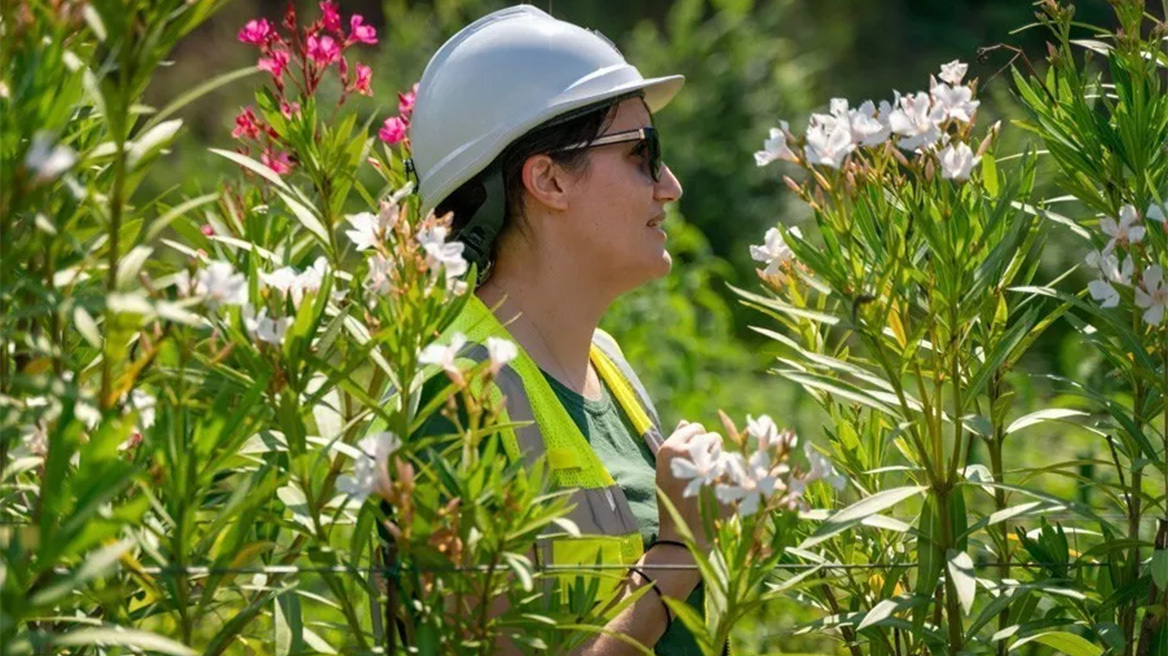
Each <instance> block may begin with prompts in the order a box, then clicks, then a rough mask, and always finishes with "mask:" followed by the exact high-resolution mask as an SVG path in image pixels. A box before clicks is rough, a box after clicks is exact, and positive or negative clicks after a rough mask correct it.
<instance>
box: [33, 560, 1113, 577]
mask: <svg viewBox="0 0 1168 656" xmlns="http://www.w3.org/2000/svg"><path fill="white" fill-rule="evenodd" d="M1005 564H1006V563H994V562H987V563H975V564H974V565H973V569H975V570H980V569H992V568H997V567H1001V566H1003V565H1005ZM919 565H920V563H916V562H912V563H847V564H844V563H820V564H815V563H779V564H776V565H773V566H771V569H774V570H783V571H808V570H814V569H823V570H840V571H851V570H878V569H913V568H916V567H918V566H919ZM1009 565H1010V566H1011V567H1020V568H1026V569H1037V568H1046V567H1049V568H1062V567H1066V568H1068V569H1077V568H1080V567H1104V566H1106V563H1092V562H1087V563H1084V562H1077V563H1033V562H1011V563H1009ZM640 567H643V568H644V569H656V570H678V571H692V570H696V569H698V567H697V565H677V564H644V565H641V566H640ZM120 569H122V570H123V571H126V572H128V573H132V572H142V573H144V574H150V575H152V576H177V575H180V574H185V575H188V576H211V575H218V574H399V573H401V572H403V571H413V572H416V573H419V574H436V573H455V574H457V573H475V572H487V571H496V572H497V571H502V570H505V569H507V567H506V566H498V565H496V566H494V567H492V566H489V565H471V566H450V567H413V566H410V565H405V564H402V565H397V566H388V567H387V566H381V567H374V566H367V567H357V566H351V565H331V566H310V567H300V566H296V565H266V566H259V567H198V566H193V567H191V566H188V567H175V566H173V565H167V566H161V567H160V566H146V567H139V568H133V569H132V570H129V569H126V568H120ZM532 569H533V570H535V571H542V572H548V573H555V572H580V571H593V570H596V571H604V570H612V571H625V570H628V567H627V566H625V565H613V564H603V563H597V564H594V565H538V566H536V565H533V566H532ZM71 571H72V570H69V569H67V568H61V567H58V568H54V572H56V573H57V574H69V573H71Z"/></svg>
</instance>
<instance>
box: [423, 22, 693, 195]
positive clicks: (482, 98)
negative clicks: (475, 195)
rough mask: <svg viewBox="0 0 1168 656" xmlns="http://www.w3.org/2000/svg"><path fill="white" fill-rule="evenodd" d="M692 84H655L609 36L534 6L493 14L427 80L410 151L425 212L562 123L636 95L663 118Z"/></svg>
mask: <svg viewBox="0 0 1168 656" xmlns="http://www.w3.org/2000/svg"><path fill="white" fill-rule="evenodd" d="M684 82H685V78H684V77H683V76H681V75H671V76H668V77H659V78H652V79H648V80H646V79H645V78H643V77H641V73H640V72H639V71H637V69H636V68H635V67H634V66H631V65H629V63H628V62H626V61H625V58H624V56H623V55H622V54H621V53H620V51H619V50H617V49H616V46H614V45H613V44H612V42H611V41H609V40H608V39H606V38H604V37H603V36H602V35H600V33H598V32H594V31H590V30H586V29H584V28H581V27H578V26H576V25H573V24H571V23H567V22H564V21H561V20H557V19H555V18H552V17H551V16H549V15H548V14H546V13H544V12H542V11H540V10H539V9H536V8H535V7H532V6H530V5H519V6H516V7H510V8H507V9H501V10H499V11H496V12H494V13H492V14H488V15H487V16H484V17H483V18H480V19H479V20H477V21H475V22H474V23H471V24H470V25H468V26H466V27H465V28H463V29H462V30H461V31H460V32H459V33H458V34H455V35H454V36H453V37H451V38H450V40H449V41H447V42H446V43H445V44H444V45H443V46H442V47H441V48H440V49H439V50H438V52H437V53H435V55H434V57H433V58H432V59H431V60H430V63H429V64H427V66H426V70H425V72H424V73H422V79H421V81H420V82H419V83H418V95H417V99H416V100H415V103H414V112H413V118H412V119H411V123H410V145H411V148H412V151H413V153H412V154H413V162H414V168H415V170H416V172H417V174H418V187H419V193H420V194H421V196H422V210H423V212H428V211H430V210H431V209H433V208H434V206H435V205H437V204H438V203H440V202H441V201H442V200H444V199H445V198H446V197H447V196H449V195H450V194H451V193H453V192H454V191H455V190H456V189H458V188H459V187H460V186H461V185H462V184H463V183H465V182H466V181H468V180H470V179H471V178H473V177H474V176H475V175H477V174H478V173H480V172H481V171H483V170H484V169H485V168H486V167H487V166H488V165H489V164H490V163H491V162H492V161H493V160H494V159H495V158H496V157H498V155H499V154H500V153H501V152H503V150H504V149H505V148H506V147H507V146H508V145H509V144H511V142H513V141H515V140H516V139H517V138H519V137H521V136H523V134H525V133H526V132H528V131H529V130H531V129H532V128H534V127H536V126H538V125H540V124H542V123H544V122H546V121H548V120H550V119H552V118H555V117H557V116H559V115H561V114H564V113H566V112H570V111H572V110H574V109H579V108H582V107H586V106H588V105H592V104H595V103H598V102H602V101H604V100H607V99H610V98H617V97H620V96H622V95H625V94H629V93H632V92H636V91H643V92H644V97H645V103H646V104H647V105H648V106H649V110H650V111H654V112H655V111H657V110H658V109H660V108H662V107H664V106H665V104H666V103H668V102H669V101H670V100H671V99H672V98H673V96H674V95H675V94H676V93H677V91H678V90H679V89H680V88H681V85H682V84H683V83H684Z"/></svg>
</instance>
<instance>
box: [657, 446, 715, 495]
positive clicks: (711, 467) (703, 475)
mask: <svg viewBox="0 0 1168 656" xmlns="http://www.w3.org/2000/svg"><path fill="white" fill-rule="evenodd" d="M688 451H689V458H674V459H673V460H672V461H670V463H669V466H670V468H671V469H672V471H673V477H674V478H678V479H681V480H688V481H689V485H686V486H685V490H684V491H683V492H682V496H684V497H692V496H695V495H697V494H698V492H700V491H701V489H702V486H703V485H713V484H714V481H715V480H717V478H718V477H719V476H721V475H722V461H723V454H722V438H721V436H720V435H718V434H717V433H706V434H705V435H699V436H697V437H695V438H694V439H693V440H691V441H690V442H689V444H688Z"/></svg>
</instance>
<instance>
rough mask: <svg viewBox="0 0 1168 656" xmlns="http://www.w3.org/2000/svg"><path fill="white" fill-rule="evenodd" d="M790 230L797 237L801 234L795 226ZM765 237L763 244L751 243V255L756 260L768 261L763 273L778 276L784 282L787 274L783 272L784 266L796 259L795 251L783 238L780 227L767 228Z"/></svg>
mask: <svg viewBox="0 0 1168 656" xmlns="http://www.w3.org/2000/svg"><path fill="white" fill-rule="evenodd" d="M790 232H791V233H792V234H794V235H795V236H796V237H798V236H799V233H798V232H797V231H796V229H794V228H792V229H791V230H790ZM763 239H764V242H763V243H762V244H761V245H751V247H750V257H751V258H752V259H754V260H755V261H756V262H765V263H766V268H765V269H763V275H765V276H778V277H779V282H780V283H781V282H784V281H785V280H786V274H785V273H784V272H783V267H784V265H786V264H787V263H788V262H791V261H793V260H794V259H795V253H793V252H792V251H791V247H790V246H787V242H786V241H784V240H783V233H782V232H780V231H779V229H778V228H771V229H770V230H767V231H766V235H765V237H764V238H763Z"/></svg>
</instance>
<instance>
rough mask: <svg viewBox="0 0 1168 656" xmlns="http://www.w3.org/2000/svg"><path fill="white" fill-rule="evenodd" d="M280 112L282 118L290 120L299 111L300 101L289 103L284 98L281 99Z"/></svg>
mask: <svg viewBox="0 0 1168 656" xmlns="http://www.w3.org/2000/svg"><path fill="white" fill-rule="evenodd" d="M280 113H281V114H283V115H284V118H286V119H288V120H291V119H292V117H293V116H294V115H296V114H299V113H300V103H298V102H294V103H289V102H288V101H286V100H281V101H280Z"/></svg>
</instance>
